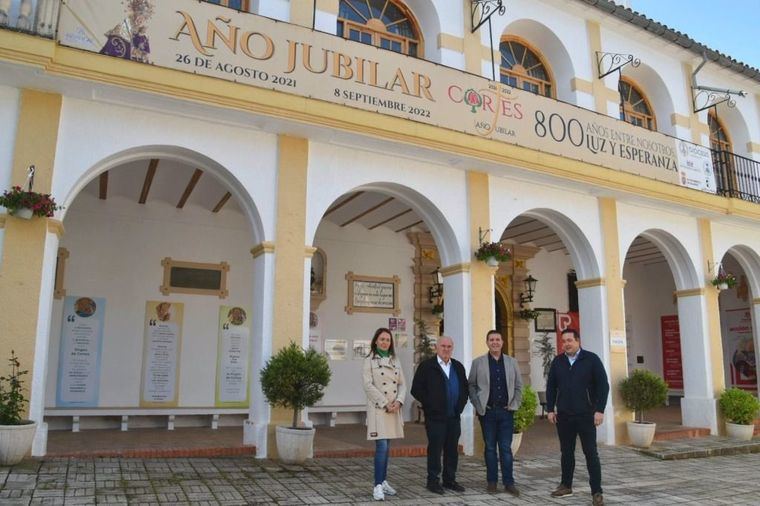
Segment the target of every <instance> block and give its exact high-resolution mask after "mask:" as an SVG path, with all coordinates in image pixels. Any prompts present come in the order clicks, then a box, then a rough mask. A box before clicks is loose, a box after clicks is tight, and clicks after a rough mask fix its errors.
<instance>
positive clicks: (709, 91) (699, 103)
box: [691, 53, 747, 113]
mask: <svg viewBox="0 0 760 506" xmlns="http://www.w3.org/2000/svg"><path fill="white" fill-rule="evenodd" d="M705 63H707V55H706V54H705V53H702V63H700V64H699V66H698V67H697V68H696V70H694V72H692V74H691V94H692V103H693V105H694V107H693V109H694V112H695V113H698V112H700V111H704V110H705V109H709V108H710V107H715V106H716V105H718V104H723V103H725V104H726V105H727V106H728V107H731V108H733V107H736V100H734V99H733V98H731V95H739V96H740V97H746V96H747V92H745V91H744V90H732V89H727V88H713V87H712V86H700V85H698V84H697V73H698V72H699V71H700V70H702V67H704V65H705Z"/></svg>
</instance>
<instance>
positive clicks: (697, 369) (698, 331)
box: [676, 288, 723, 434]
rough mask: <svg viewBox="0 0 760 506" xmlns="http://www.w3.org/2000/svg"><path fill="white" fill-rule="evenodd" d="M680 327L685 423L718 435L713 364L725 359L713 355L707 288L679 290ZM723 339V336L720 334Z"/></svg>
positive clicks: (682, 411) (682, 414)
mask: <svg viewBox="0 0 760 506" xmlns="http://www.w3.org/2000/svg"><path fill="white" fill-rule="evenodd" d="M676 296H677V297H678V324H679V327H680V329H681V358H682V363H683V379H684V382H683V384H684V397H683V399H682V400H681V418H682V423H683V424H684V425H686V426H689V427H708V428H709V429H710V433H711V434H717V433H718V410H717V403H716V400H715V388H716V387H718V388H720V386H719V385H716V382H715V381H714V377H715V374H714V373H715V364H713V362H714V361H716V363H717V361H721V368H722V356H723V354H722V353H721V354H719V355H718V356H717V357H715V356H712V354H711V351H712V350H711V345H710V344H711V343H710V333H709V326H708V318H707V308H708V297H707V296H706V295H705V289H704V288H696V289H693V290H679V291H677V292H676ZM719 335H720V334H719Z"/></svg>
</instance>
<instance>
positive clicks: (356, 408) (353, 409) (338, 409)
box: [309, 404, 367, 427]
mask: <svg viewBox="0 0 760 506" xmlns="http://www.w3.org/2000/svg"><path fill="white" fill-rule="evenodd" d="M311 413H327V414H329V415H330V427H335V423H336V421H337V419H338V413H365V414H366V413H367V405H366V404H353V405H342V406H337V405H334V406H333V405H325V406H314V407H311V408H309V414H311Z"/></svg>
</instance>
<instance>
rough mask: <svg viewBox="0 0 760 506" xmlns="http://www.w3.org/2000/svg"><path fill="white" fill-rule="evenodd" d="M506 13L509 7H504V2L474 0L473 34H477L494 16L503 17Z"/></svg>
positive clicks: (497, 0) (500, 0)
mask: <svg viewBox="0 0 760 506" xmlns="http://www.w3.org/2000/svg"><path fill="white" fill-rule="evenodd" d="M505 12H507V7H506V6H505V5H504V0H472V31H471V33H475V31H476V30H477V29H478V28H480V27H481V26H482V25H483V23H485V22H486V21H488V20H489V19H491V16H493V15H494V14H499V16H502V15H504V13H505Z"/></svg>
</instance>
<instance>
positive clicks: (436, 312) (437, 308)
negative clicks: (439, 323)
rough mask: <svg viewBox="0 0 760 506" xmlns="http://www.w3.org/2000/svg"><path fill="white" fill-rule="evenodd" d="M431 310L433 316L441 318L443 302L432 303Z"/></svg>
mask: <svg viewBox="0 0 760 506" xmlns="http://www.w3.org/2000/svg"><path fill="white" fill-rule="evenodd" d="M431 312H432V313H433V316H436V317H438V318H443V303H440V304H433V307H432V309H431Z"/></svg>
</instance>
